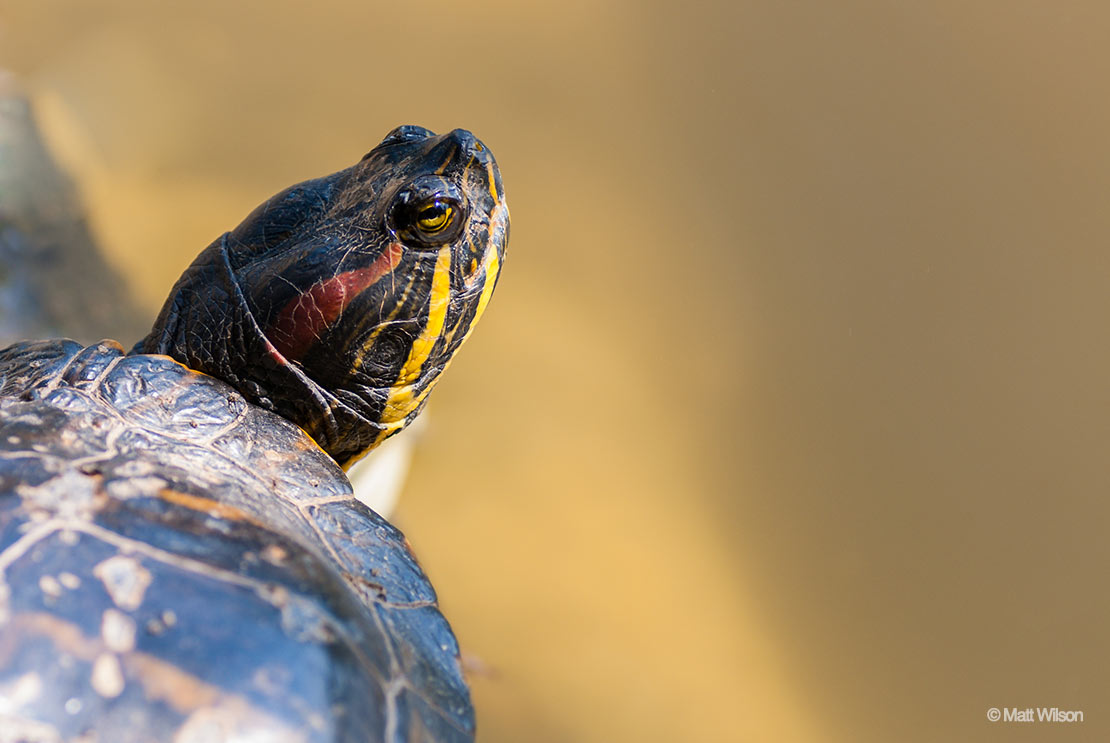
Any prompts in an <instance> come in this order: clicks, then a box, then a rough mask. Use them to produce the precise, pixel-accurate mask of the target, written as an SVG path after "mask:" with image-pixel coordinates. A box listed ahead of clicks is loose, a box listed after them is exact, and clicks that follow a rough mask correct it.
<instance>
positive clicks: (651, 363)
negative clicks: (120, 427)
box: [0, 0, 1110, 743]
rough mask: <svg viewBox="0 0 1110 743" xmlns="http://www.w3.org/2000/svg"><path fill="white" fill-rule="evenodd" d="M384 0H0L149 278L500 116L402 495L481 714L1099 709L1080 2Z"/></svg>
mask: <svg viewBox="0 0 1110 743" xmlns="http://www.w3.org/2000/svg"><path fill="white" fill-rule="evenodd" d="M374 5H377V4H371V3H361V2H358V3H356V2H351V3H342V2H338V1H337V0H328V1H322V2H316V3H300V2H298V3H293V2H274V1H273V0H268V1H267V2H236V3H227V2H214V1H206V2H191V3H188V4H185V3H181V4H177V3H174V4H170V3H165V4H157V5H155V4H151V3H147V2H138V1H135V2H98V3H95V4H94V3H87V2H82V1H81V0H72V1H71V2H59V1H57V0H15V2H13V0H4V2H3V3H2V4H0V65H6V66H9V67H11V68H13V69H14V70H15V71H17V72H18V73H20V74H21V75H22V76H23V79H24V81H25V82H26V83H28V84H29V85H30V86H31V87H32V88H33V90H34V92H35V94H36V102H37V104H38V106H39V111H40V115H41V118H42V121H43V124H44V126H45V128H46V130H47V132H48V134H49V135H50V139H51V141H52V143H53V145H54V147H55V149H56V150H57V151H58V152H59V153H60V155H61V156H62V158H63V160H64V161H65V163H66V164H67V165H68V166H69V168H70V169H71V170H72V171H73V172H74V173H75V174H76V175H77V177H78V178H79V181H80V184H81V187H82V192H83V194H84V198H85V201H86V203H87V205H88V206H89V208H90V210H91V212H92V215H93V217H94V225H95V228H96V230H97V233H98V235H99V236H100V238H101V240H102V242H103V244H104V246H105V249H106V250H107V251H108V253H109V256H110V258H111V260H112V261H113V262H114V263H115V264H116V265H117V266H119V267H120V268H121V269H122V270H124V271H126V273H127V275H128V277H129V278H130V280H131V282H132V284H133V286H134V288H135V291H136V292H137V293H138V295H139V297H140V299H141V300H142V301H143V302H144V303H145V306H146V307H147V308H148V309H149V310H150V311H151V313H153V312H154V310H155V308H156V307H157V306H158V305H159V304H160V302H161V298H162V297H163V295H164V294H165V292H166V291H167V289H168V287H169V286H170V284H171V283H172V281H173V280H174V279H175V278H176V276H177V274H178V273H179V272H180V270H181V269H182V268H183V267H184V266H185V265H186V264H187V263H188V261H189V260H190V259H191V257H192V256H193V255H194V254H195V253H196V252H198V251H199V250H200V249H201V248H203V247H204V246H205V245H206V244H207V243H208V242H209V241H210V240H211V239H213V238H214V237H216V236H217V235H218V234H219V233H221V232H222V231H224V230H226V229H228V228H230V227H232V226H234V225H235V224H236V223H237V222H238V221H239V220H240V219H241V218H242V217H243V216H244V215H245V214H246V213H247V212H248V211H249V210H250V209H251V208H253V207H254V206H255V205H256V204H257V203H258V202H260V201H262V200H263V199H264V198H266V197H267V196H269V195H270V194H271V193H273V192H275V191H277V190H279V189H281V188H283V187H285V186H287V185H289V184H291V183H293V182H295V181H298V180H302V179H305V178H308V177H312V176H316V175H321V174H324V173H328V172H331V171H333V170H336V169H338V168H341V167H344V166H346V165H348V164H350V163H351V162H354V161H355V160H356V159H357V158H358V157H360V156H361V155H362V154H363V153H364V152H365V151H366V150H368V149H369V148H370V147H372V146H373V145H374V144H376V143H377V141H378V140H379V139H380V138H381V137H382V136H383V135H384V134H385V133H386V132H387V131H388V130H389V129H391V128H392V127H394V126H396V125H397V124H400V123H418V124H422V125H424V126H428V127H431V128H433V129H436V130H446V129H450V128H453V127H455V126H464V127H467V128H470V129H472V130H473V131H475V133H477V134H478V135H479V136H480V137H482V138H483V139H484V140H485V141H486V143H487V144H489V145H490V147H491V148H492V149H493V150H494V152H495V153H496V154H497V157H498V159H499V161H500V164H501V166H502V171H503V173H504V176H505V183H506V185H507V190H508V193H509V200H510V202H511V204H512V209H513V241H512V245H511V257H510V260H509V262H508V265H507V268H506V272H505V274H504V275H503V277H502V278H503V281H502V283H501V286H500V288H499V290H498V295H497V297H496V298H495V300H494V302H493V304H492V306H491V310H490V312H489V314H488V315H487V316H486V317H487V319H486V320H485V321H484V322H483V325H482V327H481V328H480V329H479V330H478V332H477V333H476V334H475V336H474V339H473V340H472V341H471V343H470V344H469V346H468V348H467V349H466V350H465V351H464V352H463V353H462V355H461V357H460V358H459V360H458V361H457V363H456V365H455V366H454V369H453V371H452V373H451V374H449V375H448V378H447V379H446V381H445V382H444V384H443V385H441V387H440V391H439V392H438V393H437V395H436V399H435V400H434V402H433V406H432V410H431V418H432V420H431V426H430V429H429V432H428V435H427V436H426V438H425V440H424V444H423V446H422V448H421V450H420V454H419V458H418V461H417V463H416V468H415V472H414V474H413V477H412V479H411V481H410V484H409V487H408V489H407V492H406V494H405V496H404V498H403V500H402V503H401V507H400V512H399V514H398V516H397V519H396V520H397V521H398V523H399V524H400V525H401V526H402V528H404V529H405V531H406V532H407V533H408V535H409V537H410V539H411V541H412V542H413V544H414V546H415V548H416V550H417V552H418V554H419V555H420V556H421V557H422V559H423V562H424V563H425V565H426V567H427V569H428V571H429V573H430V574H431V576H432V578H433V580H434V581H435V582H436V585H437V586H438V589H439V591H440V596H441V599H442V603H443V606H444V609H445V611H446V613H447V615H448V617H449V618H450V619H451V620H452V621H453V623H454V626H455V628H456V630H457V632H458V635H459V637H460V640H461V642H462V645H463V648H464V649H465V651H466V653H467V654H468V655H469V656H470V657H471V659H472V661H471V662H472V665H474V666H475V667H477V668H478V671H477V672H476V673H475V674H474V675H473V676H472V683H473V687H474V694H475V701H476V704H477V706H478V714H479V718H478V719H479V730H480V738H481V739H482V740H484V741H487V743H494V742H496V741H524V740H528V741H541V742H545V741H614V740H629V741H672V740H691V741H693V740H697V741H723V740H729V741H747V740H751V741H846V742H847V741H884V742H885V741H894V740H898V741H936V740H1006V741H1041V740H1044V741H1048V740H1052V741H1066V740H1077V741H1078V740H1099V739H1107V738H1108V737H1110V721H1108V720H1110V678H1108V675H1110V670H1108V668H1110V664H1108V663H1107V659H1108V656H1110V635H1108V632H1107V628H1108V626H1110V598H1108V593H1107V590H1106V587H1105V578H1104V575H1105V573H1106V569H1107V566H1108V557H1110V555H1108V547H1107V539H1106V533H1107V527H1108V526H1110V524H1108V520H1110V519H1108V517H1110V507H1108V505H1107V502H1108V501H1107V493H1108V486H1110V464H1108V460H1107V451H1108V446H1110V343H1108V340H1110V338H1108V333H1107V331H1106V327H1107V318H1108V317H1110V257H1108V252H1107V243H1108V239H1107V238H1108V237H1110V210H1108V209H1107V207H1106V205H1107V203H1108V197H1110V145H1108V136H1110V135H1108V133H1110V99H1108V98H1107V95H1106V91H1105V88H1106V84H1105V81H1106V79H1107V76H1108V75H1107V73H1108V72H1110V49H1108V45H1107V43H1106V40H1107V39H1108V38H1110V9H1108V7H1110V6H1107V5H1106V4H1105V3H1098V2H1090V3H1078V2H1070V3H1045V2H1031V1H1026V0H1015V1H1014V2H1008V3H998V2H967V1H966V0H963V1H961V2H954V1H953V2H948V1H945V2H933V3H890V2H865V1H863V0H850V1H848V2H841V3H792V2H770V1H767V2H743V1H727V0H722V1H720V2H712V3H707V4H706V3H697V2H686V3H676V4H667V3H652V2H647V3H645V2H616V3H607V4H604V5H599V4H597V3H593V2H584V1H581V0H571V1H570V2H563V3H558V4H527V3H517V2H507V1H505V0H501V1H498V0H491V1H489V2H470V3H446V2H444V3H441V2H427V3H422V4H419V5H413V4H404V3H389V4H386V3H382V4H380V6H379V7H373V6H374ZM124 340H132V339H124ZM1027 706H1034V707H1038V706H1046V707H1052V706H1055V707H1060V708H1063V709H1078V710H1083V711H1084V715H1085V722H1084V723H1083V724H1073V725H1051V724H1049V723H1039V724H1038V723H1034V724H1020V723H993V724H992V723H990V722H988V721H987V719H986V710H987V709H988V708H989V707H1021V708H1025V707H1027Z"/></svg>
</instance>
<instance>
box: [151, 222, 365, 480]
mask: <svg viewBox="0 0 1110 743" xmlns="http://www.w3.org/2000/svg"><path fill="white" fill-rule="evenodd" d="M229 236H230V233H229V234H225V235H223V236H222V237H220V238H219V239H218V240H216V242H214V243H212V245H210V246H209V247H208V248H207V249H206V250H205V251H204V252H203V253H201V254H200V255H199V256H198V257H197V259H196V260H195V261H194V262H193V264H192V265H191V266H190V267H189V268H188V270H187V271H186V272H185V274H184V275H183V276H182V277H181V279H180V280H179V281H178V283H177V285H176V286H175V287H174V290H173V294H172V295H171V298H170V301H168V302H167V303H166V305H165V306H164V307H163V308H162V312H161V314H160V315H159V317H158V320H157V321H156V322H155V325H154V329H153V330H152V331H151V333H150V335H148V336H147V337H146V338H144V339H143V340H142V341H140V342H139V343H138V345H136V346H135V349H134V351H133V353H156V354H165V355H167V356H170V357H171V358H174V359H176V360H178V361H180V362H182V363H184V364H185V365H186V366H189V367H190V368H192V369H195V370H197V371H201V372H204V373H206V374H209V375H211V376H213V377H216V378H217V379H222V380H223V381H225V382H227V383H228V384H230V385H231V386H233V387H235V388H236V389H237V390H238V391H239V392H240V393H242V394H243V395H244V396H245V397H246V398H247V399H249V400H250V401H251V402H253V403H255V404H256V405H258V406H260V407H262V408H265V409H267V410H271V411H273V412H275V413H277V414H278V415H281V416H282V417H284V418H287V419H288V420H291V421H293V422H295V423H297V424H298V425H299V426H301V428H303V429H304V430H305V432H306V433H308V434H309V435H310V436H311V437H312V438H313V440H315V441H316V443H317V444H319V446H320V447H321V448H322V449H324V451H326V452H328V453H329V454H331V455H332V457H333V458H334V459H335V460H336V461H337V462H339V463H340V464H345V463H346V462H348V461H349V460H351V459H352V458H354V457H357V456H358V455H360V454H361V453H363V452H365V451H366V450H367V449H369V448H371V447H372V446H374V445H375V444H376V443H377V442H378V440H379V439H380V438H381V437H382V434H383V429H384V426H382V425H380V424H379V423H378V422H377V421H376V420H373V419H371V418H368V417H367V416H366V415H365V414H364V412H365V411H362V410H359V409H358V407H356V406H353V405H351V404H350V403H348V402H344V401H341V400H339V399H338V398H337V397H336V396H335V395H334V394H332V393H331V392H330V391H329V390H327V389H325V388H324V387H323V386H321V385H320V384H317V383H316V382H315V381H313V380H312V379H311V378H309V377H308V375H307V374H305V373H304V371H302V370H301V369H300V368H298V367H297V366H296V365H294V364H292V363H290V362H289V361H288V360H286V359H285V358H284V357H283V356H282V355H281V354H280V353H279V352H278V351H277V349H276V348H275V347H274V345H273V343H271V342H270V340H269V339H268V338H267V337H266V335H265V333H263V332H262V329H261V328H260V327H259V325H258V322H257V321H256V319H255V316H254V314H253V313H252V312H251V309H250V307H249V305H248V303H247V299H246V297H245V296H244V294H243V291H242V289H241V288H240V286H239V283H238V281H237V280H236V278H235V272H234V271H233V269H232V263H231V256H230V251H229ZM191 328H204V329H205V330H204V332H190V329H191ZM355 403H356V405H357V401H355Z"/></svg>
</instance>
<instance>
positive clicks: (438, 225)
mask: <svg viewBox="0 0 1110 743" xmlns="http://www.w3.org/2000/svg"><path fill="white" fill-rule="evenodd" d="M454 217H455V208H454V207H453V206H451V205H450V204H448V203H447V202H445V201H438V200H437V201H433V202H432V203H431V204H429V205H428V206H426V207H424V208H423V209H421V210H420V212H419V213H418V214H417V215H416V226H417V227H419V228H420V231H421V232H424V233H427V234H429V235H434V234H435V233H437V232H443V230H445V229H447V226H448V225H449V224H451V221H452V220H453V219H454Z"/></svg>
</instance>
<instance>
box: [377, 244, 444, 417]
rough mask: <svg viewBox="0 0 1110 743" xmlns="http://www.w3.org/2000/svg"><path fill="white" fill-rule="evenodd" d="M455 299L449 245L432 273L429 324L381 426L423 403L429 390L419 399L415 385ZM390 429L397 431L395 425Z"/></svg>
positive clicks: (403, 369) (394, 390)
mask: <svg viewBox="0 0 1110 743" xmlns="http://www.w3.org/2000/svg"><path fill="white" fill-rule="evenodd" d="M450 298H451V246H450V245H445V246H444V247H443V248H441V249H440V251H439V255H438V256H436V267H435V271H434V272H433V274H432V291H431V296H430V297H429V299H428V322H427V323H425V325H424V329H423V330H422V331H420V335H419V337H417V339H416V340H415V341H413V343H412V348H410V349H409V355H408V358H407V359H405V364H404V366H402V367H401V371H400V373H399V374H398V375H397V381H396V382H394V383H393V388H392V390H391V391H390V393H389V399H388V400H387V401H386V403H385V410H383V411H382V418H381V423H383V424H389V423H397V422H401V421H403V420H404V418H405V416H406V415H408V414H409V413H411V412H412V409H413V408H414V407H415V406H416V405H418V404H419V403H420V401H421V400H422V399H423V398H424V395H425V394H427V390H428V388H425V390H424V393H422V394H421V395H420V396H419V397H414V395H413V383H414V382H415V381H417V380H418V379H419V378H420V372H421V371H422V370H423V369H424V364H425V363H427V361H428V357H429V356H431V354H432V349H433V348H435V345H436V341H438V340H439V337H440V336H441V335H442V334H443V325H444V322H445V321H446V319H447V307H448V306H449V305H450ZM390 428H394V427H393V426H391V427H390Z"/></svg>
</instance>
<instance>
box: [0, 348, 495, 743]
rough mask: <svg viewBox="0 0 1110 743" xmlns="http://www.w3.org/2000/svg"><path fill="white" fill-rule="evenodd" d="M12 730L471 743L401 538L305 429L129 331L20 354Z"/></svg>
mask: <svg viewBox="0 0 1110 743" xmlns="http://www.w3.org/2000/svg"><path fill="white" fill-rule="evenodd" d="M0 731H2V732H0V739H3V740H20V741H78V740H80V741H90V740H97V741H111V742H112V743H130V742H132V741H134V742H136V743H137V742H139V741H174V743H200V742H201V741H205V742H209V741H219V740H248V739H249V740H251V741H256V740H258V741H263V740H264V741H283V742H284V741H410V740H435V741H463V740H471V739H472V737H473V732H474V715H473V708H472V706H471V703H470V698H469V692H468V690H467V687H466V684H465V682H464V680H463V677H462V674H461V670H460V666H459V662H458V645H457V643H456V641H455V638H454V636H453V634H452V632H451V629H450V628H449V626H448V624H447V622H446V620H445V619H444V618H443V616H442V614H441V613H440V611H439V609H438V608H437V606H436V595H435V592H434V590H433V589H432V587H431V585H430V584H429V582H428V580H427V578H426V577H425V575H424V573H423V572H422V571H421V569H420V567H419V566H418V565H417V563H416V561H415V559H414V558H413V556H412V554H411V552H410V551H409V549H408V546H407V544H406V542H405V539H404V537H403V535H402V534H401V533H400V532H399V531H398V530H397V529H395V528H394V527H393V526H391V525H390V524H389V523H387V522H386V521H385V520H383V519H382V518H381V517H379V516H378V515H377V514H375V513H374V512H373V511H371V510H369V509H368V508H366V507H365V506H363V505H362V504H361V503H360V502H358V501H357V500H355V499H354V497H353V496H352V493H351V488H350V485H349V483H348V481H347V479H346V478H345V477H344V476H343V473H342V472H341V470H340V469H339V468H338V466H337V465H336V464H335V462H334V461H333V460H332V459H331V458H330V457H329V456H328V455H327V454H325V453H324V452H323V451H321V450H320V448H319V447H317V446H316V444H315V443H314V442H313V441H312V439H311V438H309V437H308V436H307V435H306V434H305V433H304V432H303V431H302V430H301V429H299V428H298V427H297V426H295V425H293V424H292V423H290V422H288V421H287V420H285V419H283V418H280V417H279V416H277V415H275V414H272V413H269V412H267V411H265V410H262V409H260V408H258V407H256V406H253V405H251V404H249V403H248V402H247V401H246V400H245V399H244V398H243V397H242V396H241V395H240V394H239V393H238V392H236V391H235V390H233V389H232V388H231V387H229V386H228V385H226V384H224V383H223V382H220V381H218V380H216V379H213V378H211V377H208V376H206V375H203V374H200V373H197V372H194V371H191V370H189V369H187V368H186V367H184V366H182V365H181V364H179V363H177V362H175V361H173V360H171V359H170V358H168V357H165V356H153V355H134V356H126V355H124V353H123V351H122V349H121V348H120V347H119V346H118V345H117V344H115V343H113V342H107V341H106V342H102V343H100V344H98V345H95V346H90V347H87V348H85V347H82V346H81V345H80V344H78V343H76V342H73V341H44V342H38V343H21V344H17V345H15V346H11V347H9V348H7V349H5V350H3V351H0Z"/></svg>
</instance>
